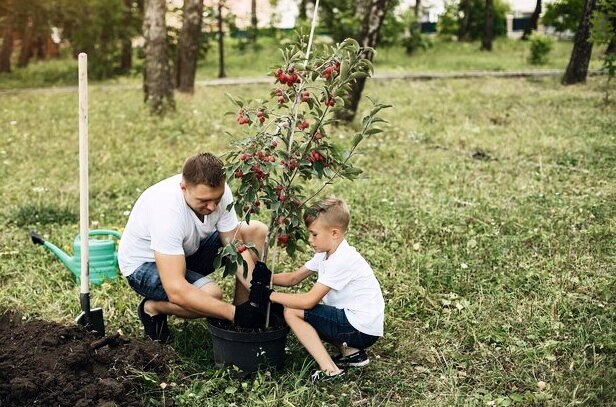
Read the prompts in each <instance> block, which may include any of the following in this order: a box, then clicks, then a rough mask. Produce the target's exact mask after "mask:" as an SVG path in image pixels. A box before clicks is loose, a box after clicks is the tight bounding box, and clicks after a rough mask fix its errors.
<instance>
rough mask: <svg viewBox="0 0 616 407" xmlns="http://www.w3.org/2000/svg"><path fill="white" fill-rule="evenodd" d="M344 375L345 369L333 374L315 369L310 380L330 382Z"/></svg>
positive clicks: (316, 382)
mask: <svg viewBox="0 0 616 407" xmlns="http://www.w3.org/2000/svg"><path fill="white" fill-rule="evenodd" d="M343 376H344V370H341V371H340V373H337V374H333V375H329V374H327V373H325V372H324V371H322V370H315V371H314V372H313V373H312V374H311V375H310V381H311V382H312V383H314V384H319V383H329V382H333V381H336V380H339V379H340V378H342V377H343Z"/></svg>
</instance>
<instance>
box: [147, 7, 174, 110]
mask: <svg viewBox="0 0 616 407" xmlns="http://www.w3.org/2000/svg"><path fill="white" fill-rule="evenodd" d="M166 12H167V6H166V2H165V0H146V2H145V15H144V19H143V36H144V38H145V63H144V70H143V90H144V100H145V101H146V102H147V101H149V103H150V111H151V112H152V113H154V114H162V113H164V112H165V111H167V110H175V101H174V99H173V86H172V83H171V72H170V69H169V58H168V54H167V26H166V24H165V13H166Z"/></svg>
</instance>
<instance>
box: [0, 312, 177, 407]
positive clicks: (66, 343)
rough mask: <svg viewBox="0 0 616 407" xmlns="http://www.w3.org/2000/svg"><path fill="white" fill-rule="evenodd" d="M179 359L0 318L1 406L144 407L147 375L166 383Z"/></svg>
mask: <svg viewBox="0 0 616 407" xmlns="http://www.w3.org/2000/svg"><path fill="white" fill-rule="evenodd" d="M172 358H173V354H172V353H171V351H170V350H168V349H167V348H163V347H162V346H161V345H160V344H158V343H156V342H152V341H146V340H137V339H126V338H124V337H117V336H116V337H107V338H103V340H102V341H101V338H98V337H97V336H96V335H94V334H92V333H89V332H86V331H85V330H84V329H83V328H82V327H80V326H77V325H74V326H67V325H61V324H57V323H54V322H49V321H42V320H29V321H22V318H21V316H20V315H19V314H16V313H13V312H7V313H2V315H0V407H2V406H33V405H40V406H52V405H53V406H71V407H72V406H76V407H80V406H114V405H121V406H141V405H142V404H143V403H142V398H141V397H140V394H142V393H143V391H144V381H143V380H142V379H141V377H142V375H140V374H135V373H136V372H147V373H148V374H156V375H157V376H158V377H159V379H161V380H164V379H165V378H166V377H167V375H168V373H169V369H168V363H169V361H171V360H172Z"/></svg>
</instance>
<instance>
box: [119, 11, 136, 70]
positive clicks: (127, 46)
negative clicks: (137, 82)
mask: <svg viewBox="0 0 616 407" xmlns="http://www.w3.org/2000/svg"><path fill="white" fill-rule="evenodd" d="M131 3H132V0H124V7H125V15H124V24H125V25H126V26H127V27H128V26H129V25H130V23H131V20H132V16H131ZM129 33H130V31H129V30H127V29H125V30H124V31H123V34H124V36H123V38H122V39H121V46H120V72H128V71H130V70H131V68H132V67H133V41H132V40H131V38H130V34H129Z"/></svg>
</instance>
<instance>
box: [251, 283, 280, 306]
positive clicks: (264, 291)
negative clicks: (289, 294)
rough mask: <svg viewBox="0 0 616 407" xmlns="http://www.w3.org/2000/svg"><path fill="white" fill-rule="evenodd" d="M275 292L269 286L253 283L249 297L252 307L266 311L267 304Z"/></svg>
mask: <svg viewBox="0 0 616 407" xmlns="http://www.w3.org/2000/svg"><path fill="white" fill-rule="evenodd" d="M273 291H274V290H272V289H271V288H269V287H268V286H267V285H263V284H261V283H253V285H252V286H250V294H249V295H248V300H249V301H250V305H252V306H253V307H257V308H261V309H264V308H265V307H266V306H267V303H268V302H269V300H270V295H271V294H272V292H273Z"/></svg>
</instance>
